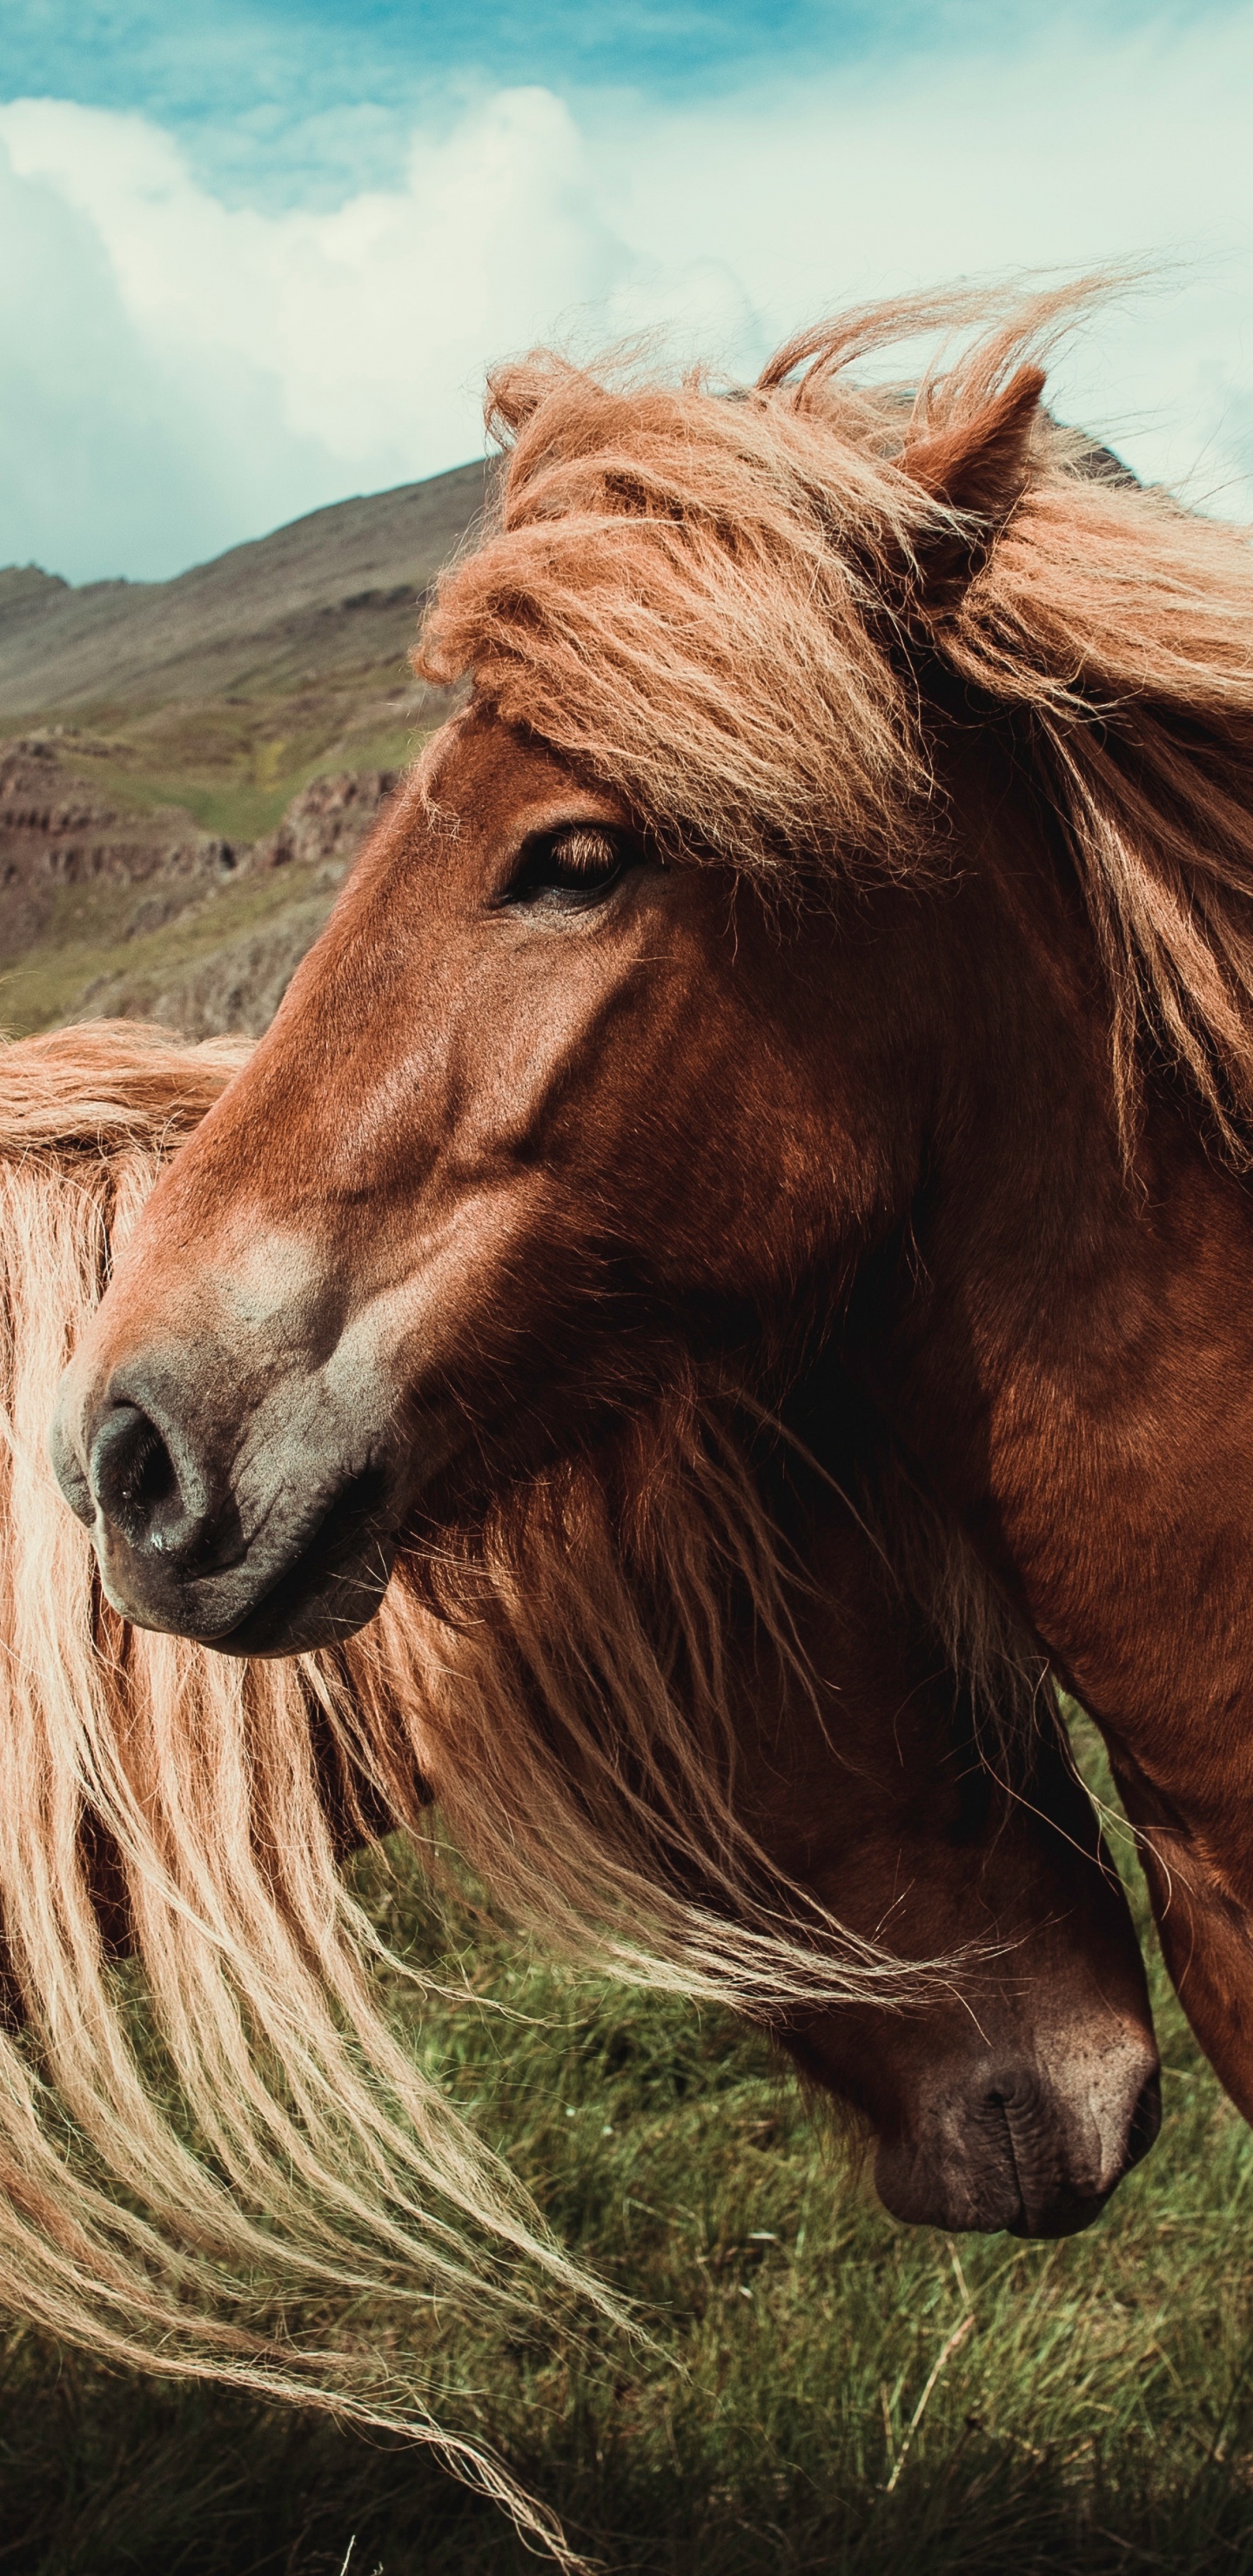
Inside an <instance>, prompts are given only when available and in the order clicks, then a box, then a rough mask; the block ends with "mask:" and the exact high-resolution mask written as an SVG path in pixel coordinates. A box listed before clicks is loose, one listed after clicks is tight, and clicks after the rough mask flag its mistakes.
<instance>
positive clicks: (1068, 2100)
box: [875, 2029, 1161, 2237]
mask: <svg viewBox="0 0 1253 2576" xmlns="http://www.w3.org/2000/svg"><path fill="white" fill-rule="evenodd" d="M1160 2123H1161V2078H1160V2071H1159V2067H1158V2060H1157V2053H1156V2050H1155V2049H1154V2048H1153V2047H1152V2045H1151V2044H1150V2043H1149V2042H1147V2041H1146V2040H1145V2039H1144V2037H1143V2036H1142V2035H1141V2034H1140V2033H1139V2032H1136V2031H1133V2030H1130V2029H1127V2030H1124V2031H1123V2032H1122V2033H1121V2034H1120V2038H1119V2040H1117V2041H1115V2042H1113V2043H1112V2044H1111V2046H1110V2047H1109V2049H1108V2050H1107V2051H1106V2052H1105V2053H1104V2055H1103V2060H1102V2062H1101V2064H1100V2065H1099V2067H1093V2066H1092V2064H1091V2061H1090V2060H1088V2059H1087V2057H1086V2052H1085V2065H1084V2071H1083V2073H1082V2074H1081V2075H1080V2076H1079V2078H1078V2080H1077V2081H1076V2079H1075V2072H1074V2070H1072V2069H1071V2068H1070V2067H1068V2065H1067V2062H1066V2055H1065V2051H1064V2049H1059V2051H1058V2052H1057V2055H1056V2057H1055V2058H1052V2057H1050V2059H1049V2061H1048V2063H1047V2067H1045V2066H1042V2065H1040V2064H1038V2063H1036V2064H1026V2065H1024V2064H1012V2063H1011V2064H1008V2065H995V2064H994V2065H992V2066H986V2065H985V2066H983V2067H981V2068H979V2069H978V2070H976V2071H975V2072H974V2073H973V2074H972V2075H971V2076H970V2077H969V2078H968V2079H967V2080H966V2081H965V2082H964V2083H963V2084H961V2085H959V2086H956V2087H954V2088H953V2090H952V2091H951V2092H947V2093H946V2092H944V2091H938V2092H937V2093H935V2094H933V2095H932V2097H931V2099H930V2100H929V2101H928V2102H927V2103H926V2104H925V2106H923V2107H922V2109H921V2110H920V2112H919V2113H918V2115H917V2116H916V2117H915V2118H914V2120H912V2121H911V2122H910V2124H909V2127H908V2128H907V2129H906V2130H904V2131H903V2132H902V2133H900V2134H896V2135H892V2136H888V2137H883V2138H881V2140H880V2144H879V2149H878V2153H877V2155H876V2158H875V2185H876V2188H877V2190H878V2193H879V2197H880V2199H881V2201H882V2202H883V2205H884V2207H885V2209H887V2210H889V2211H890V2212H891V2215H892V2216H893V2217H894V2218H900V2219H905V2220H909V2221H912V2222H914V2223H915V2224H921V2225H923V2226H929V2227H942V2228H945V2229H947V2230H948V2231H950V2232H952V2233H958V2232H970V2231H977V2232H980V2233H987V2234H991V2233H995V2232H998V2231H1000V2230H1002V2229H1004V2230H1005V2231H1007V2232H1008V2234H1010V2235H1011V2236H1037V2237H1049V2236H1074V2235H1077V2234H1078V2233H1079V2231H1080V2229H1081V2228H1084V2227H1089V2226H1091V2224H1092V2221H1093V2219H1095V2218H1098V2217H1099V2216H1100V2214H1101V2211H1102V2210H1103V2209H1104V2207H1105V2204H1106V2202H1107V2201H1108V2199H1109V2198H1110V2195H1111V2193H1112V2192H1113V2191H1114V2190H1116V2188H1117V2186H1118V2184H1119V2183H1120V2182H1121V2181H1122V2180H1123V2178H1124V2176H1125V2175H1126V2174H1128V2173H1130V2171H1131V2169H1132V2167H1133V2166H1134V2165H1137V2164H1138V2163H1139V2162H1140V2159H1141V2157H1142V2156H1144V2155H1147V2153H1148V2150H1149V2148H1150V2147H1151V2146H1152V2144H1153V2141H1154V2139H1155V2137H1156V2136H1157V2132H1158V2128H1159V2126H1160Z"/></svg>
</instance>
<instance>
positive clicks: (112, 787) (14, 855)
mask: <svg viewBox="0 0 1253 2576" xmlns="http://www.w3.org/2000/svg"><path fill="white" fill-rule="evenodd" d="M486 474H487V468H486V467H485V466H484V465H481V464H476V465H466V466H460V467H458V468H456V469H455V471H453V472H452V473H448V474H439V475H435V476H433V477H432V478H431V479H430V480H429V481H427V482H424V483H411V484H404V485H401V486H400V487H399V488H398V489H397V490H395V491H393V492H380V493H374V494H371V495H369V496H367V497H365V498H361V499H356V500H349V501H343V502H339V503H337V504H336V505H335V507H334V508H331V509H326V510H316V511H313V512H312V513H311V514H310V515H309V516H308V517H307V518H303V519H297V520H294V521H293V522H292V523H291V524H290V525H289V526H287V527H284V528H280V529H278V530H277V531H276V532H275V533H274V535H272V536H269V537H263V538H261V539H259V540H258V541H257V542H256V543H254V544H251V545H246V546H236V547H233V548H232V549H231V551H230V552H229V553H228V554H225V555H221V556H219V557H218V558H217V560H216V561H215V562H213V563H209V564H201V565H197V566H196V567H195V568H194V569H193V570H192V571H190V572H186V573H182V574H180V575H179V576H178V578H177V579H176V580H174V581H166V582H94V583H90V584H88V585H86V586H85V587H83V588H81V589H75V588H72V587H71V586H70V585H69V584H68V583H66V582H63V581H61V580H59V579H58V578H57V577H56V576H55V575H52V574H49V573H45V572H41V571H40V570H39V569H38V568H37V567H35V566H26V567H25V568H18V567H11V568H10V569H8V570H7V571H0V735H3V736H7V739H0V1022H3V1024H4V1025H6V1026H7V1027H8V1028H9V1029H11V1030H17V1031H22V1030H25V1029H31V1028H39V1027H46V1026H49V1025H52V1024H54V1023H56V1022H57V1021H60V1020H64V1019H68V1018H72V1017H74V1016H75V1015H76V1014H78V1013H79V1012H86V1013H89V1014H98V1013H101V1012H104V1011H112V1010H120V1011H123V1012H130V1013H139V1012H145V1013H146V1012H152V1011H154V1010H155V1011H156V1012H157V1014H158V1016H165V1017H171V1016H173V1017H174V1018H175V1022H176V1024H177V1025H180V1026H183V1027H185V1028H186V1029H187V1031H188V1033H189V1034H197V1035H199V1034H203V1033H204V1031H205V1029H206V1028H207V1027H209V1026H214V1027H243V1028H256V1027H258V1026H263V1025H264V1022H265V1020H266V1018H268V1016H269V1013H270V1011H271V1010H272V1008H273V1007H274V1004H275V1002H276V1001H277V999H278V996H279V994H280V993H281V991H282V989H283V985H284V984H285V982H286V979H287V976H288V975H289V974H290V972H291V970H292V967H293V966H294V965H295V963H296V962H297V959H298V957H299V956H300V955H301V954H302V953H303V949H304V947H305V946H307V945H308V942H309V940H310V939H311V938H312V937H313V936H314V934H315V932H316V930H317V929H318V927H319V926H320V923H321V920H322V919H323V918H324V916H325V913H326V910H327V909H328V907H329V904H330V902H331V901H332V900H333V897H334V892H335V888H336V885H337V884H338V882H339V880H340V879H341V878H342V876H343V874H344V871H345V868H346V867H347V864H348V862H349V859H350V858H351V855H352V852H353V849H354V848H355V846H356V843H357V841H358V840H359V838H360V835H361V831H362V830H363V829H364V828H365V827H366V825H368V823H369V822H370V821H371V820H372V819H373V816H374V814H375V813H377V811H378V810H379V806H380V803H381V802H382V800H383V798H384V797H385V795H386V794H387V792H388V791H389V788H390V787H391V786H392V785H393V784H394V783H395V778H396V776H397V774H398V773H399V772H400V771H401V770H402V769H403V768H404V766H405V764H406V762H407V761H408V760H409V758H410V757H411V756H412V753H413V751H414V749H415V747H416V746H417V744H418V743H420V741H421V740H422V738H423V736H424V735H425V733H426V732H428V731H429V730H430V728H431V727H432V726H433V725H434V724H436V723H438V722H439V721H440V720H441V718H442V716H443V714H444V712H445V705H444V702H443V701H442V700H441V699H440V698H439V696H438V694H437V693H432V692H430V691H426V690H423V689H421V688H420V687H418V686H417V685H416V684H415V682H414V680H413V677H412V674H411V672H410V671H409V668H408V663H407V654H408V650H409V647H410V645H411V643H412V641H413V636H414V632H415V629H416V625H417V620H418V614H419V610H420V607H421V603H422V599H423V597H424V595H425V592H426V590H427V588H428V586H429V584H430V582H431V581H432V579H433V578H434V575H435V574H436V572H437V571H438V569H439V566H440V565H441V563H442V562H444V561H445V560H446V558H447V557H448V555H449V554H451V553H452V552H453V551H454V549H455V548H456V546H457V545H458V544H459V543H460V542H461V540H462V539H463V538H464V536H465V534H466V531H467V529H468V528H469V527H470V526H471V525H472V524H473V522H474V520H475V519H476V517H477V515H478V513H479V511H480V510H481V508H482V504H483V499H484V493H485V482H486ZM332 779H333V780H334V781H335V790H334V793H333V794H332V795H331V797H330V799H329V803H328V799H327V796H326V794H325V791H324V790H323V789H322V782H324V781H329V780H332ZM315 786H316V787H317V788H318V790H319V793H318V794H314V793H313V790H314V788H315ZM311 797H312V804H310V798H311ZM284 817H288V818H289V820H288V823H287V825H286V827H285V829H284V830H282V831H280V830H278V829H277V828H276V827H279V826H280V825H282V824H283V822H284Z"/></svg>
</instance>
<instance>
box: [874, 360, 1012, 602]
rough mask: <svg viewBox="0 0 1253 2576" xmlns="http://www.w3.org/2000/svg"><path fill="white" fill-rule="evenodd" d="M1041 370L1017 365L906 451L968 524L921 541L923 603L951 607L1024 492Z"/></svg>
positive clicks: (933, 490) (927, 485) (913, 471)
mask: <svg viewBox="0 0 1253 2576" xmlns="http://www.w3.org/2000/svg"><path fill="white" fill-rule="evenodd" d="M1043 391H1044V374H1043V371H1042V369H1041V368H1039V367H1020V368H1019V369H1018V373H1017V375H1015V376H1011V378H1010V381H1009V383H1008V384H1007V385H1006V386H1005V387H1004V389H1003V391H1002V392H1000V393H999V394H994V395H993V397H992V399H991V401H990V402H987V403H985V404H984V405H983V408H982V410H981V411H977V412H974V413H972V415H971V417H970V419H969V420H963V421H960V422H958V424H957V425H956V427H954V428H953V429H942V430H938V431H937V432H936V433H935V435H934V436H933V437H931V438H920V439H915V440H914V441H913V442H912V443H911V445H909V446H908V447H906V448H905V450H904V453H903V454H902V457H901V460H900V461H901V467H902V470H903V471H904V472H905V473H906V474H908V475H909V476H910V478H911V480H912V481H913V482H915V483H920V484H921V485H922V488H923V490H924V492H929V493H930V494H931V495H932V498H933V499H934V500H936V501H943V502H945V503H946V504H947V506H948V508H949V509H950V510H960V512H961V514H962V516H963V518H965V519H967V520H969V521H970V522H972V525H971V526H970V527H969V529H968V530H963V529H952V530H950V529H947V528H944V529H937V530H936V532H935V534H934V535H933V536H924V537H923V538H922V539H921V541H920V544H919V548H918V564H919V592H920V604H921V606H923V607H924V608H926V609H930V610H933V611H934V610H937V609H944V608H954V607H956V606H957V603H958V601H959V600H960V599H961V596H962V593H963V592H964V591H965V589H966V587H967V585H968V583H969V582H971V581H972V580H973V578H974V576H975V574H976V573H977V572H978V571H979V569H980V567H981V565H983V564H984V563H986V561H987V559H988V556H989V555H990V553H991V551H992V546H993V543H994V541H995V539H996V537H997V535H998V533H999V531H1000V529H1001V528H1002V527H1003V526H1004V524H1005V521H1006V520H1007V518H1008V517H1009V514H1010V512H1011V510H1012V509H1013V507H1014V504H1015V502H1016V501H1018V500H1019V499H1020V498H1021V495H1022V492H1023V489H1024V487H1025V485H1026V480H1027V468H1028V459H1029V456H1030V451H1031V437H1032V432H1033V430H1034V428H1035V422H1036V414H1037V412H1038V409H1039V403H1040V396H1041V394H1042V393H1043Z"/></svg>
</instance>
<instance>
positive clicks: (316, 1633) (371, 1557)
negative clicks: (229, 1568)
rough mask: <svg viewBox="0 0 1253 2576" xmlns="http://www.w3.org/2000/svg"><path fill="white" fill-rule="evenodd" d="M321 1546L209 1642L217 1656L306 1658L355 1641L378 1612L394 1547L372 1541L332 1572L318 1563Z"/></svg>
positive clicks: (300, 1559) (392, 1543)
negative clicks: (321, 1648) (349, 1639)
mask: <svg viewBox="0 0 1253 2576" xmlns="http://www.w3.org/2000/svg"><path fill="white" fill-rule="evenodd" d="M318 1554H319V1550H318V1545H317V1541H316V1540H315V1541H314V1542H313V1545H312V1546H311V1547H309V1548H306V1549H305V1551H304V1554H303V1555H302V1556H299V1557H297V1559H296V1562H295V1564H294V1565H291V1566H289V1567H288V1568H287V1570H286V1572H285V1573H284V1574H281V1575H280V1576H279V1579H278V1581H277V1583H275V1584H273V1585H272V1586H271V1588H270V1590H269V1591H268V1592H265V1593H263V1594H262V1596H261V1599H260V1600H259V1601H258V1602H257V1603H256V1604H255V1606H254V1607H253V1608H252V1609H251V1610H249V1611H247V1612H246V1613H245V1616H244V1617H243V1618H242V1619H240V1620H238V1621H237V1622H236V1625H235V1626H234V1627H233V1628H228V1629H227V1630H226V1631H225V1632H224V1634H223V1635H221V1636H218V1637H206V1639H205V1641H204V1642H205V1644H206V1645H208V1646H211V1647H212V1648H213V1651H214V1653H215V1654H217V1655H259V1656H278V1655H306V1654H310V1653H312V1651H313V1649H314V1648H315V1647H317V1646H334V1645H338V1644H340V1643H341V1642H342V1640H343V1639H344V1638H346V1637H354V1636H355V1635H356V1633H357V1631H358V1629H359V1628H364V1627H366V1626H367V1624H368V1622H369V1621H370V1620H371V1619H372V1618H373V1617H374V1615H375V1612H376V1611H377V1610H378V1608H379V1606H380V1604H381V1602H382V1599H383V1595H384V1593H385V1592H386V1590H387V1586H388V1583H389V1582H390V1580H391V1571H392V1566H393V1564H394V1562H395V1556H396V1542H395V1539H394V1538H393V1537H391V1536H386V1537H384V1536H379V1537H376V1538H372V1539H371V1541H370V1543H369V1545H368V1547H365V1548H362V1549H360V1550H359V1551H358V1552H357V1553H356V1554H355V1555H354V1556H353V1557H351V1558H349V1560H348V1561H347V1562H346V1563H345V1564H342V1565H339V1566H336V1567H335V1568H334V1569H333V1570H330V1571H327V1570H326V1569H325V1567H324V1566H320V1565H319V1563H318V1561H317V1560H318Z"/></svg>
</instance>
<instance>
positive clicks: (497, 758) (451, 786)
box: [415, 702, 620, 827]
mask: <svg viewBox="0 0 1253 2576" xmlns="http://www.w3.org/2000/svg"><path fill="white" fill-rule="evenodd" d="M415 785H416V786H417V788H418V790H419V792H420V794H421V796H422V799H423V802H424V804H425V805H426V807H427V810H428V812H429V814H430V817H431V821H432V823H433V824H435V825H436V827H438V823H439V820H440V811H441V808H443V810H444V811H445V813H450V814H452V815H455V816H458V817H464V818H465V819H467V820H472V821H478V820H480V819H482V820H483V821H491V820H493V819H497V818H498V817H500V816H502V815H503V814H505V813H506V812H507V811H508V809H509V808H510V807H511V806H514V805H517V804H530V803H533V802H534V801H536V800H541V801H542V800H545V799H548V798H551V797H552V796H554V795H562V794H568V793H569V792H571V791H572V790H576V789H580V788H582V789H583V791H584V792H587V793H590V794H591V795H592V796H594V797H595V799H596V801H597V803H598V804H603V805H604V806H605V808H606V812H607V813H609V812H610V811H616V809H617V807H618V805H619V802H620V800H619V799H618V798H617V797H616V796H615V795H614V792H613V790H612V788H606V787H604V786H602V785H600V784H599V783H596V784H595V785H593V783H592V782H591V781H590V780H588V781H580V780H579V779H578V778H577V776H576V774H575V772H574V770H573V769H572V767H571V765H570V763H569V762H568V761H567V760H565V759H564V758H563V757H562V755H561V753H560V752H558V751H555V750H554V749H553V748H552V747H551V745H549V744H548V743H545V742H542V741H540V740H539V739H538V737H536V736H533V735H528V734H523V733H520V732H518V731H517V730H516V729H515V728H514V727H513V726H512V725H509V724H506V722H505V720H504V718H503V717H502V716H499V715H497V713H496V712H495V710H494V709H493V708H492V707H490V706H487V705H485V704H483V703H481V702H480V703H476V704H475V705H473V706H470V707H467V708H466V709H465V711H464V713H463V714H461V715H458V716H454V717H452V718H451V720H450V721H449V723H448V724H446V725H444V726H443V727H442V728H441V730H440V732H439V733H438V734H437V735H436V736H435V738H434V740H433V741H432V742H431V743H430V744H429V745H428V747H427V750H426V751H425V753H424V754H423V757H422V760H421V762H420V763H419V766H418V769H417V771H416V772H415Z"/></svg>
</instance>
